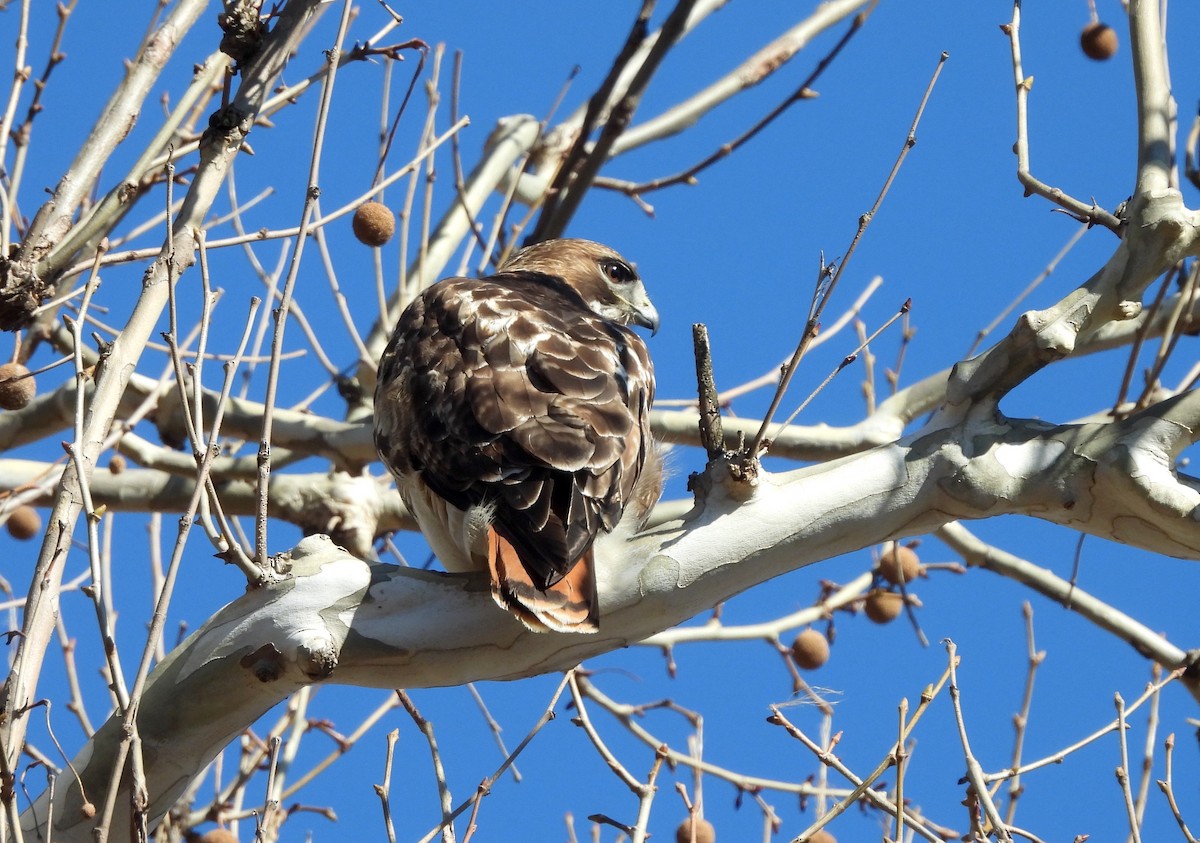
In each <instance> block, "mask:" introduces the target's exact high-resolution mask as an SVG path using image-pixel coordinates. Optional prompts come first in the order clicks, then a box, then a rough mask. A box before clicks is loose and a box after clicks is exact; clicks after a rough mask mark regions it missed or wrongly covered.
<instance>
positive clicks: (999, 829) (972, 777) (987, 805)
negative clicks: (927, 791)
mask: <svg viewBox="0 0 1200 843" xmlns="http://www.w3.org/2000/svg"><path fill="white" fill-rule="evenodd" d="M945 644H946V655H947V658H948V660H949V663H950V668H949V669H950V702H951V704H952V705H953V707H954V722H955V723H957V724H958V739H959V741H960V742H961V743H962V748H963V758H964V760H965V761H966V763H967V780H968V781H969V782H970V784H971V787H970V794H969V797H974V799H976V800H978V802H979V806H980V808H982V809H983V814H984V816H985V817H987V821H988V823H989V824H990V825H991V832H992V833H993V834H995V835H996V837H997V838H998V839H1000V840H1004V841H1008V843H1012V836H1011V835H1010V834H1009V833H1008V827H1007V826H1006V825H1005V824H1004V820H1002V819H1001V818H1000V812H999V811H997V810H996V804H995V803H994V802H993V801H992V797H991V795H990V794H989V793H988V789H987V785H986V784H985V782H984V776H983V768H982V767H980V766H979V762H978V761H977V760H975V756H974V755H973V754H972V753H971V742H970V741H969V740H968V739H967V724H966V721H965V720H964V719H963V713H962V701H961V700H960V698H959V690H958V676H957V670H956V668H957V666H958V652H957V648H956V647H955V645H954V642H953V641H951V640H950V639H949V638H947V639H946V641H945Z"/></svg>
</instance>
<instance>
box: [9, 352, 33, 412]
mask: <svg viewBox="0 0 1200 843" xmlns="http://www.w3.org/2000/svg"><path fill="white" fill-rule="evenodd" d="M28 374H29V369H27V368H26V367H25V366H22V365H21V364H20V363H5V364H4V365H3V366H0V407H3V408H4V409H6V410H19V409H21V408H22V407H24V406H25V405H26V404H28V403H29V402H30V401H32V400H33V396H34V395H36V394H37V384H35V383H34V382H33V378H32V377H24V376H25V375H28ZM15 378H20V380H14V379H15Z"/></svg>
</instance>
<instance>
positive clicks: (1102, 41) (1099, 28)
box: [1079, 21, 1120, 61]
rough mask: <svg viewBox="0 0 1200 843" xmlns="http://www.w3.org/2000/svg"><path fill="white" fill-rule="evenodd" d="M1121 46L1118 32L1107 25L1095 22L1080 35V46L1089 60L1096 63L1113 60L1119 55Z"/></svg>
mask: <svg viewBox="0 0 1200 843" xmlns="http://www.w3.org/2000/svg"><path fill="white" fill-rule="evenodd" d="M1119 45H1120V41H1119V40H1118V38H1117V31H1116V30H1115V29H1113V28H1112V27H1111V26H1109V25H1108V24H1106V23H1100V22H1099V21H1094V22H1093V23H1089V24H1088V25H1087V26H1085V27H1084V28H1083V32H1081V33H1079V46H1080V47H1081V48H1082V49H1083V54H1084V55H1085V56H1087V57H1088V58H1089V59H1094V60H1096V61H1105V60H1107V59H1111V58H1112V57H1113V56H1115V55H1116V54H1117V47H1118V46H1119Z"/></svg>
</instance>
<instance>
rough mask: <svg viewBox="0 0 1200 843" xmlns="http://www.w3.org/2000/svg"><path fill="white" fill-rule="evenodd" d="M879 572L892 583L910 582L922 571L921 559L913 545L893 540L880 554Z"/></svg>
mask: <svg viewBox="0 0 1200 843" xmlns="http://www.w3.org/2000/svg"><path fill="white" fill-rule="evenodd" d="M879 573H880V575H881V576H882V577H883V578H884V579H885V580H887V581H888V582H890V583H891V584H892V585H898V584H899V583H900V582H902V581H903V582H906V583H909V582H912V581H913V580H915V579H916V578H917V576H918V575H919V574H920V573H921V560H920V559H918V558H917V554H916V553H915V552H913V549H912V548H911V547H905V546H904V545H902V544H896V543H894V542H893V543H892V544H889V545H888V548H887V550H885V551H884V552H883V553H881V554H880V555H879Z"/></svg>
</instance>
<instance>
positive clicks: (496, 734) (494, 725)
mask: <svg viewBox="0 0 1200 843" xmlns="http://www.w3.org/2000/svg"><path fill="white" fill-rule="evenodd" d="M467 690H468V691H470V692H471V698H472V699H474V700H475V705H477V706H478V707H479V712H480V713H481V714H482V715H483V719H484V722H486V723H487V726H488V729H490V730H491V732H492V738H493V739H495V741H496V746H497V747H499V748H500V754H501V755H503V756H504V757H506V758H507V757H508V755H509V751H508V747H506V746H505V745H504V736H503V735H502V734H501V732H503V731H504V729H503V728H501V726H500V724H499V723H498V722H496V718H494V717H492V712H490V711H489V710H488V707H487V703H485V702H484V701H483V695H482V694H480V693H479V689H478V688H477V687H475V683H474V682H468V683H467ZM512 776H513V781H515V782H518V783H519V782H520V781H521V771H520V770H518V769H517V765H516V764H513V765H512Z"/></svg>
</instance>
